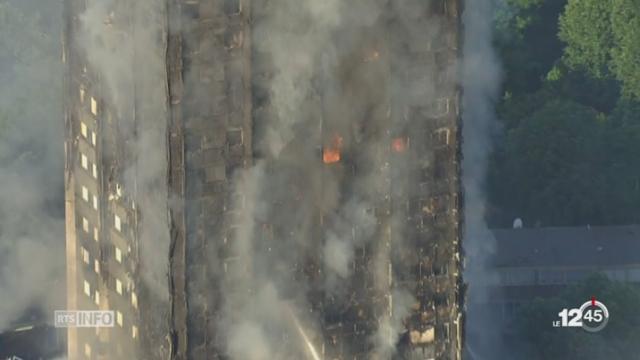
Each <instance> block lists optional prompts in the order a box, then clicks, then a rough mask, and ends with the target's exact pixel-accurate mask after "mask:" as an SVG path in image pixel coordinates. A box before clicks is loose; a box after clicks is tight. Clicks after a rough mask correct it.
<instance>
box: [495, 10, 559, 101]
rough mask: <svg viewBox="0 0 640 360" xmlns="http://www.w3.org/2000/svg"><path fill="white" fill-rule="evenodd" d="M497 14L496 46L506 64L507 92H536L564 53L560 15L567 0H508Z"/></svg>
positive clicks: (505, 85)
mask: <svg viewBox="0 0 640 360" xmlns="http://www.w3.org/2000/svg"><path fill="white" fill-rule="evenodd" d="M505 3H506V4H505V6H504V7H501V8H499V10H498V12H497V15H496V31H495V36H496V45H497V48H498V51H499V53H500V57H501V59H502V61H503V63H504V72H505V83H504V89H505V92H508V93H511V94H514V95H516V96H517V95H519V94H524V93H527V92H532V91H536V90H538V89H539V88H540V86H541V85H542V83H543V81H544V78H545V76H546V74H547V73H548V72H549V70H551V68H552V67H553V65H554V64H555V62H556V61H557V60H558V59H559V58H560V57H561V56H562V48H563V44H562V42H561V41H560V40H559V39H558V37H557V32H558V16H559V15H560V13H561V12H562V9H563V8H564V4H565V3H566V0H553V1H548V0H506V1H505Z"/></svg>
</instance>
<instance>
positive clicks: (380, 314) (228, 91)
mask: <svg viewBox="0 0 640 360" xmlns="http://www.w3.org/2000/svg"><path fill="white" fill-rule="evenodd" d="M459 5H460V4H459V2H458V1H457V0H432V1H419V0H406V1H401V2H400V1H384V0H354V1H338V0H323V1H316V0H295V1H294V0H269V1H266V0H265V1H248V0H224V1H223V0H200V1H196V0H138V1H132V0H109V1H95V0H92V1H84V0H66V18H67V28H66V36H65V49H64V55H65V59H64V60H65V63H66V66H67V73H66V91H67V101H66V125H67V127H66V128H67V141H66V155H67V167H66V175H67V176H66V200H67V259H68V267H67V269H68V271H67V272H68V279H67V280H68V288H69V291H68V293H69V294H68V295H69V296H68V299H69V300H68V305H69V307H70V308H71V309H97V308H100V309H110V310H114V311H116V314H118V315H117V319H118V321H117V324H116V327H115V328H114V329H100V330H99V331H98V332H96V331H95V330H78V329H70V331H69V358H70V359H83V358H92V359H93V358H95V359H111V358H114V359H122V358H135V359H159V358H173V359H218V358H219V359H224V358H230V359H304V358H308V359H314V360H316V359H371V358H374V359H388V358H399V359H404V358H407V359H460V357H461V349H462V337H463V318H462V309H461V306H462V286H461V258H460V256H461V255H460V242H459V239H460V226H461V225H460V222H461V213H460V212H459V211H458V209H460V204H459V203H460V195H459V192H460V191H459V189H460V180H459V173H460V165H459V160H460V146H459V143H460V129H459V114H458V103H459V91H458V90H459V89H458V85H457V84H458V74H457V68H458V66H457V63H458V58H459V43H460V41H459V33H460V31H459V28H460V24H459V14H460V9H459Z"/></svg>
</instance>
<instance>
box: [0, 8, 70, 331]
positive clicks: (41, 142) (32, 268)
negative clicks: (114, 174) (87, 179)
mask: <svg viewBox="0 0 640 360" xmlns="http://www.w3.org/2000/svg"><path fill="white" fill-rule="evenodd" d="M60 5H61V4H60V2H59V1H50V2H46V4H41V3H40V2H37V1H7V0H4V1H0V47H2V49H3V50H2V52H1V54H0V81H1V83H2V86H0V294H2V295H1V296H0V297H1V299H2V300H1V301H0V332H1V331H2V330H4V329H6V328H7V327H8V326H10V325H11V323H12V322H14V321H16V320H18V319H19V318H21V317H23V316H24V315H26V314H25V312H26V311H32V310H35V311H38V312H40V311H44V313H45V315H46V316H47V319H53V313H52V310H55V309H62V308H64V294H65V281H64V279H65V277H64V263H65V262H64V256H65V252H64V243H65V242H64V197H63V180H64V178H63V175H62V173H63V169H64V165H63V160H64V157H63V149H64V147H63V141H62V134H63V131H62V129H63V120H62V105H61V104H62V102H61V96H60V94H61V88H62V76H61V75H60V74H61V69H62V67H61V61H60V48H59V44H60V34H61V26H60V25H61V23H60V18H61V6H60ZM36 14H38V15H36Z"/></svg>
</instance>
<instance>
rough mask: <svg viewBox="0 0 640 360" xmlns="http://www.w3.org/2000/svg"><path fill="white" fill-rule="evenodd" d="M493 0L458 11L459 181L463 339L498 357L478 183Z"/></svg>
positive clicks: (493, 84) (486, 135)
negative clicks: (460, 27)
mask: <svg viewBox="0 0 640 360" xmlns="http://www.w3.org/2000/svg"><path fill="white" fill-rule="evenodd" d="M493 8H494V1H493V0H480V1H467V2H466V5H465V12H464V15H463V25H464V50H463V53H464V58H463V64H462V66H463V70H462V85H463V87H464V97H463V113H462V114H463V115H462V119H463V138H464V142H463V156H464V160H463V163H462V169H463V185H464V196H465V209H464V216H465V228H464V240H463V244H464V250H465V258H466V269H465V272H464V277H465V282H466V283H467V284H468V285H469V288H468V293H467V310H468V311H467V320H466V331H467V332H466V334H467V337H466V343H467V346H468V347H469V349H471V351H472V352H474V353H477V354H479V355H480V356H482V359H497V358H503V356H505V355H507V354H504V353H503V352H502V351H503V348H502V346H501V342H500V335H499V329H500V328H501V327H500V326H499V324H498V321H499V318H500V315H499V314H495V313H492V311H491V310H490V309H488V308H486V301H487V300H488V296H489V294H488V293H487V286H488V285H490V284H492V283H495V277H496V273H495V272H494V271H492V270H491V269H490V267H489V264H488V260H489V258H490V256H491V254H492V253H493V252H494V246H495V245H494V243H495V240H494V239H493V235H492V234H491V232H490V231H489V229H488V226H487V223H486V222H485V212H486V192H485V188H484V182H485V178H486V174H487V166H488V159H489V155H490V153H491V134H492V132H493V131H494V129H495V126H496V125H495V113H494V104H495V102H496V99H497V96H498V92H499V88H500V79H501V72H500V64H499V61H498V59H497V58H496V54H495V50H494V48H493V46H492V39H493V34H492V29H493V26H492V21H493V14H494V12H493Z"/></svg>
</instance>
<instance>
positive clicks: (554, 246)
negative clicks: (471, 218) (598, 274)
mask: <svg viewBox="0 0 640 360" xmlns="http://www.w3.org/2000/svg"><path fill="white" fill-rule="evenodd" d="M492 232H493V234H494V236H495V240H496V244H495V249H496V254H495V256H494V258H493V262H494V264H495V265H496V266H498V267H573V266H575V267H601V266H602V267H605V266H606V267H613V266H626V265H640V225H625V226H591V227H587V226H582V227H552V228H521V229H498V230H492Z"/></svg>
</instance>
